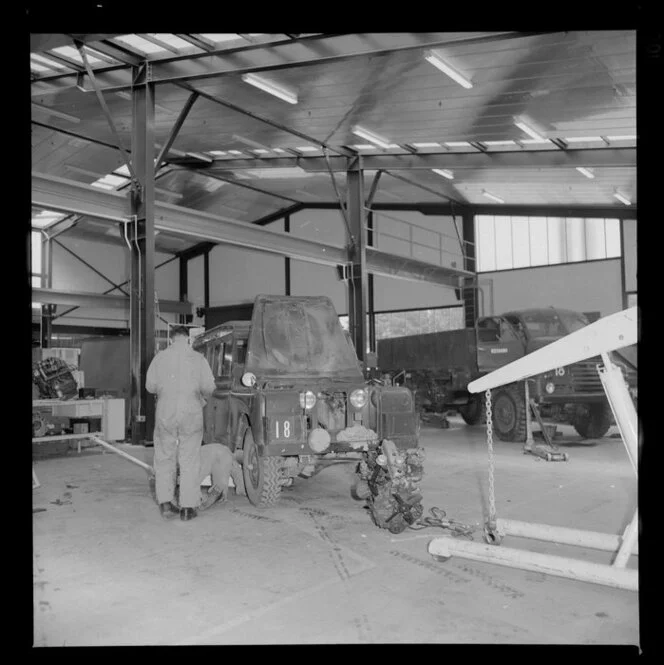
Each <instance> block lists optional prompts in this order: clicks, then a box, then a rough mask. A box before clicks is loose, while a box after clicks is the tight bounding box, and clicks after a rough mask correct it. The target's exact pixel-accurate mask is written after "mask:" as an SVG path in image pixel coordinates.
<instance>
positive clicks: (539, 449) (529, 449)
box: [523, 399, 569, 462]
mask: <svg viewBox="0 0 664 665" xmlns="http://www.w3.org/2000/svg"><path fill="white" fill-rule="evenodd" d="M529 404H530V409H531V411H532V413H533V415H534V416H535V418H536V419H537V423H538V424H539V426H540V429H541V431H542V436H543V437H544V440H545V441H546V445H541V444H534V445H533V444H532V443H530V442H529V441H526V444H525V445H524V447H523V452H524V453H530V454H531V455H536V456H537V457H541V458H542V459H545V460H546V461H547V462H568V461H569V455H568V454H567V453H563V452H561V451H560V448H558V446H557V445H556V444H555V443H554V442H553V439H552V438H551V432H550V427H549V426H547V425H545V424H544V421H543V420H542V416H541V415H540V412H539V409H538V408H537V403H536V402H535V400H534V399H529ZM553 430H554V435H555V425H554V426H553Z"/></svg>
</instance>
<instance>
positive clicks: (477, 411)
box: [459, 395, 486, 425]
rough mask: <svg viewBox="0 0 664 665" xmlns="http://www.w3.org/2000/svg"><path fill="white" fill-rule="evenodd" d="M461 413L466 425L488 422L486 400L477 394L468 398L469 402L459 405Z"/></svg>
mask: <svg viewBox="0 0 664 665" xmlns="http://www.w3.org/2000/svg"><path fill="white" fill-rule="evenodd" d="M459 413H460V414H461V417H462V418H463V420H464V422H465V423H466V425H481V424H482V423H485V422H486V414H485V412H484V400H483V399H482V398H481V397H477V396H476V395H473V396H472V397H471V398H470V399H469V400H468V404H464V405H463V406H460V407H459Z"/></svg>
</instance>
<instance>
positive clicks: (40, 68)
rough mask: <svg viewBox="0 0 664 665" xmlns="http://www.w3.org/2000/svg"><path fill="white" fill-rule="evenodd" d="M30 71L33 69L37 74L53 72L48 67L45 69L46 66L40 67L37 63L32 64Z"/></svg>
mask: <svg viewBox="0 0 664 665" xmlns="http://www.w3.org/2000/svg"><path fill="white" fill-rule="evenodd" d="M30 69H32V70H34V71H36V72H50V71H51V70H50V69H49V68H48V67H44V65H38V64H37V63H36V62H31V63H30Z"/></svg>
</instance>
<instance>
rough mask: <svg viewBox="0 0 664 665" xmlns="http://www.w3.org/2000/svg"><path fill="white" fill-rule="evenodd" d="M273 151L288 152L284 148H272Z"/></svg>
mask: <svg viewBox="0 0 664 665" xmlns="http://www.w3.org/2000/svg"><path fill="white" fill-rule="evenodd" d="M272 151H273V152H279V153H284V152H286V151H285V150H284V149H283V148H272Z"/></svg>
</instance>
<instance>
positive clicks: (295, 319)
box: [245, 295, 363, 381]
mask: <svg viewBox="0 0 664 665" xmlns="http://www.w3.org/2000/svg"><path fill="white" fill-rule="evenodd" d="M245 368H246V371H248V372H253V373H254V374H255V375H256V376H260V377H284V378H286V377H287V378H293V377H299V376H302V375H305V376H316V377H334V378H347V379H349V380H359V381H361V380H363V375H362V369H361V367H360V364H359V362H358V360H357V355H356V354H355V350H354V349H353V347H352V346H351V345H350V344H349V343H348V341H347V340H346V336H345V335H344V332H343V329H342V328H341V324H340V323H339V317H338V315H337V312H336V311H335V309H334V305H333V304H332V301H331V300H330V299H329V298H327V297H324V296H266V295H260V296H257V297H256V300H255V301H254V309H253V314H252V319H251V332H250V334H249V343H248V348H247V360H246V365H245Z"/></svg>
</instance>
